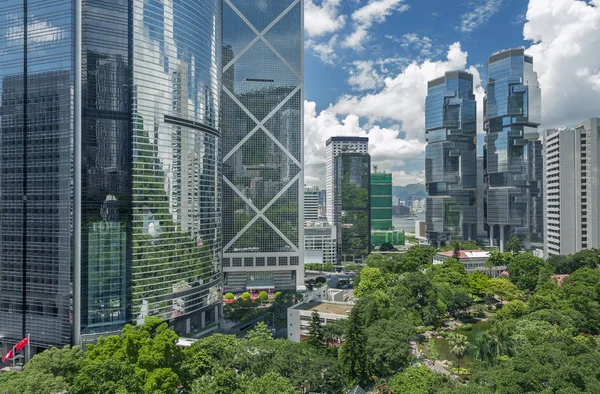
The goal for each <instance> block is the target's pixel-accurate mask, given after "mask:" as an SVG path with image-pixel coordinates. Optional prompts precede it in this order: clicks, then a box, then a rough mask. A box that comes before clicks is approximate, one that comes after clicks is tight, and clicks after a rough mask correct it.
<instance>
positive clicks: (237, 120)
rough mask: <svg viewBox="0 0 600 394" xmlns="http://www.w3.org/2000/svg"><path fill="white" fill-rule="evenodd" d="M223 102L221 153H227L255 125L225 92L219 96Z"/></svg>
mask: <svg viewBox="0 0 600 394" xmlns="http://www.w3.org/2000/svg"><path fill="white" fill-rule="evenodd" d="M221 100H222V101H221V102H222V103H223V106H222V111H223V120H222V122H221V130H222V131H221V134H222V136H223V155H224V156H225V155H227V154H228V153H229V152H230V151H231V150H232V149H234V148H235V147H236V145H237V144H238V143H239V142H240V141H241V140H242V139H243V138H244V137H245V136H246V135H248V133H250V132H251V131H252V130H254V128H255V127H256V123H255V122H254V121H253V120H252V119H251V118H250V116H248V114H247V113H246V111H244V110H243V109H242V108H240V106H239V105H237V104H236V102H235V101H233V99H232V98H231V97H229V95H228V94H227V93H225V92H223V95H222V96H221Z"/></svg>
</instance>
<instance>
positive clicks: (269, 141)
mask: <svg viewBox="0 0 600 394" xmlns="http://www.w3.org/2000/svg"><path fill="white" fill-rule="evenodd" d="M302 12H303V9H302V2H301V1H299V0H280V1H269V2H260V1H254V0H225V1H224V2H223V93H222V100H223V101H222V108H223V114H222V115H223V125H222V130H223V180H224V182H223V201H224V206H223V245H224V246H223V269H224V272H225V275H224V286H225V287H226V288H227V290H231V291H236V290H243V289H246V288H264V289H269V288H276V289H295V288H296V287H297V286H298V285H300V284H301V283H302V281H303V277H304V275H303V273H302V245H303V240H302V232H303V220H302V209H301V207H302V195H303V171H302V170H303V154H302V142H303V139H302V136H303V132H302V121H303V119H302V87H303V67H302V62H303V59H302V56H303V41H302V34H303V27H302V26H303V24H302ZM248 273H254V274H253V275H247V274H248ZM251 277H254V278H255V279H251ZM258 277H260V278H261V279H260V281H257V280H256V278H258Z"/></svg>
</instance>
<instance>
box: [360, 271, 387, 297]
mask: <svg viewBox="0 0 600 394" xmlns="http://www.w3.org/2000/svg"><path fill="white" fill-rule="evenodd" d="M359 277H360V281H359V283H358V286H357V287H356V288H355V289H354V295H355V296H356V297H358V298H360V297H362V296H363V295H365V294H368V293H370V292H372V291H374V290H378V289H379V290H382V289H383V288H384V287H385V279H384V277H383V274H382V272H381V270H380V269H379V268H372V267H369V266H367V267H364V268H363V269H362V270H361V271H360V274H359Z"/></svg>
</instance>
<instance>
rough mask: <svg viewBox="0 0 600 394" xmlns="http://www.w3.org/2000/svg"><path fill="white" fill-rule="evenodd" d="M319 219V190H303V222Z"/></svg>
mask: <svg viewBox="0 0 600 394" xmlns="http://www.w3.org/2000/svg"><path fill="white" fill-rule="evenodd" d="M318 219H319V188H318V187H317V186H313V187H305V188H304V221H305V222H306V221H315V220H318Z"/></svg>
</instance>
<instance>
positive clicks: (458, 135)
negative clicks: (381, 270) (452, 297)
mask: <svg viewBox="0 0 600 394" xmlns="http://www.w3.org/2000/svg"><path fill="white" fill-rule="evenodd" d="M427 87H428V93H427V99H426V104H425V129H426V140H427V147H426V150H425V184H426V189H427V201H426V210H425V212H426V217H425V219H426V231H427V238H428V240H429V241H430V242H431V243H432V244H434V245H437V244H442V243H445V242H447V241H451V240H468V239H475V237H476V227H477V208H476V206H477V205H476V194H477V193H476V188H477V183H476V181H477V177H476V173H477V168H476V152H477V145H476V134H477V125H476V102H475V96H474V95H473V76H472V75H471V74H469V73H466V72H462V71H451V72H446V74H445V75H444V76H443V77H440V78H437V79H434V80H432V81H429V82H428V86H427Z"/></svg>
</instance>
